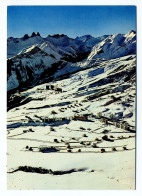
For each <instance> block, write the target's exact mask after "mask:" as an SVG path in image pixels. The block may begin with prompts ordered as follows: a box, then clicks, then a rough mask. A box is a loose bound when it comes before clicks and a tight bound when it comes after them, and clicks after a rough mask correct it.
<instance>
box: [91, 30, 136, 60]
mask: <svg viewBox="0 0 142 196" xmlns="http://www.w3.org/2000/svg"><path fill="white" fill-rule="evenodd" d="M135 53H136V32H135V31H130V32H129V33H128V34H125V35H123V34H116V35H112V36H109V37H107V38H106V39H105V40H103V41H102V42H101V43H98V44H97V45H96V46H94V47H93V49H92V52H91V53H90V55H89V57H88V59H96V58H104V59H112V58H118V57H121V56H125V55H129V54H135Z"/></svg>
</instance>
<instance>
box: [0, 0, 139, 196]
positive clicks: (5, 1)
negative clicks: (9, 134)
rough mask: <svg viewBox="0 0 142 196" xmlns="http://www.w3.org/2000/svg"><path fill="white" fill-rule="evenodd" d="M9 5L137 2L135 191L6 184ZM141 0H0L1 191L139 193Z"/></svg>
mask: <svg viewBox="0 0 142 196" xmlns="http://www.w3.org/2000/svg"><path fill="white" fill-rule="evenodd" d="M8 5H136V7H137V172H136V177H137V178H136V179H137V180H136V182H137V184H136V185H137V186H136V190H135V191H111V190H108V191H102V190H100V191H98V190H91V191H84V190H82V191H59V190H56V191H43V190H41V191H38V190H36V191H9V190H7V188H6V134H5V132H6V55H7V52H6V51H7V49H6V45H7V43H6V41H7V6H8ZM141 20H142V1H141V0H119V1H118V0H99V1H98V0H82V1H79V0H60V1H59V0H58V1H57V0H51V1H49V0H1V1H0V86H1V88H0V114H1V115H0V144H1V148H0V149H1V153H0V172H1V173H0V193H1V195H12V196H13V195H14V196H15V195H19V194H20V195H24V196H25V194H27V195H32V194H34V196H35V195H38V194H42V195H45V194H48V195H78V196H86V195H97V196H100V195H105V196H110V195H115V196H117V195H120V194H121V195H129V196H133V195H138V196H140V195H141V194H142V155H141V151H142V126H141V125H142V117H141V113H142V104H141V102H142V88H141V87H142V54H141V53H142V26H141Z"/></svg>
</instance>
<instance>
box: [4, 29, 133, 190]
mask: <svg viewBox="0 0 142 196" xmlns="http://www.w3.org/2000/svg"><path fill="white" fill-rule="evenodd" d="M7 66H8V69H7V72H8V73H7V90H8V93H7V95H8V98H7V100H8V103H7V108H8V112H7V188H8V189H13V190H14V189H16V190H38V189H39V190H41V189H42V190H49V189H50V190H51V189H52V190H56V189H60V190H65V189H69V190H71V189H72V190H75V189H76V190H79V189H80V190H81V189H86V190H89V189H91V190H130V189H132V190H134V189H135V146H136V145H135V139H136V127H135V113H136V32H135V31H130V32H129V33H127V34H117V35H110V36H109V35H105V36H102V37H99V38H94V37H92V36H90V35H86V36H82V37H77V38H75V39H72V38H69V37H68V36H66V35H63V34H62V35H58V34H57V35H54V36H48V37H46V38H42V37H41V36H40V34H37V35H36V34H34V36H31V37H30V36H28V35H27V34H26V35H25V36H24V37H23V38H12V37H11V38H8V60H7Z"/></svg>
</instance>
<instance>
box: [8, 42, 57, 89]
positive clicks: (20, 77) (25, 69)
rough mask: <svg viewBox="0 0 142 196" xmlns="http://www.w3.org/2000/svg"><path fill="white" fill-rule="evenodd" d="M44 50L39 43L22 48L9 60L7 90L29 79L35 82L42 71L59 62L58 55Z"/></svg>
mask: <svg viewBox="0 0 142 196" xmlns="http://www.w3.org/2000/svg"><path fill="white" fill-rule="evenodd" d="M56 57H57V59H56V58H55V56H53V55H52V54H48V53H46V52H44V51H42V50H41V49H40V48H39V47H38V46H37V45H33V46H31V47H29V48H26V49H24V50H22V51H21V52H20V53H19V54H18V55H16V56H15V57H13V58H10V59H9V60H8V72H9V74H8V81H7V90H12V89H14V88H17V87H20V84H24V83H26V82H27V81H29V82H30V83H31V82H34V80H36V79H38V78H39V77H40V75H41V73H43V72H45V71H46V70H47V69H48V68H51V67H52V66H53V64H54V63H56V62H58V60H59V58H58V56H56Z"/></svg>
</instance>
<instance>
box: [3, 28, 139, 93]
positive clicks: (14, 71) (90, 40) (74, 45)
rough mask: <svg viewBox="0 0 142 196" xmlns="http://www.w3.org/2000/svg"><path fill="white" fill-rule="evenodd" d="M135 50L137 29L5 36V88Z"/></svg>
mask: <svg viewBox="0 0 142 196" xmlns="http://www.w3.org/2000/svg"><path fill="white" fill-rule="evenodd" d="M131 54H136V32H135V31H133V30H132V31H130V32H129V33H127V34H116V35H104V36H101V37H97V38H95V37H92V36H91V35H84V36H81V37H76V38H75V39H73V38H69V37H68V36H67V35H64V34H61V35H59V34H56V35H53V36H51V35H49V36H47V37H46V38H43V37H41V36H40V33H37V34H36V33H34V32H33V33H32V35H31V36H29V35H28V34H25V35H24V36H23V37H22V38H13V37H9V38H8V39H7V57H8V60H7V90H8V91H15V90H16V89H22V88H29V87H31V86H32V87H33V86H35V85H36V84H39V83H42V82H44V81H46V82H48V81H52V80H53V79H54V80H55V79H57V78H59V77H61V76H62V77H65V76H67V74H70V73H73V72H75V71H77V70H80V69H82V68H87V67H89V66H91V65H92V63H93V62H95V61H96V60H98V59H102V60H103V59H104V60H109V59H114V58H119V57H122V56H126V55H131Z"/></svg>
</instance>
